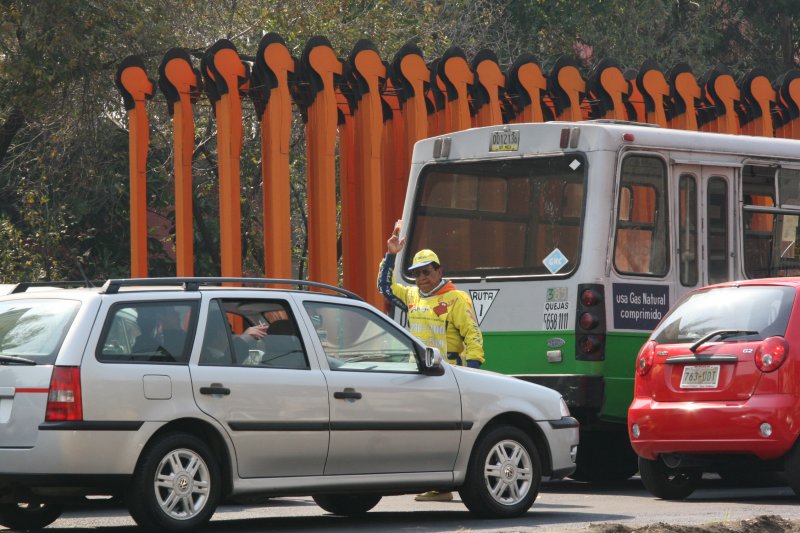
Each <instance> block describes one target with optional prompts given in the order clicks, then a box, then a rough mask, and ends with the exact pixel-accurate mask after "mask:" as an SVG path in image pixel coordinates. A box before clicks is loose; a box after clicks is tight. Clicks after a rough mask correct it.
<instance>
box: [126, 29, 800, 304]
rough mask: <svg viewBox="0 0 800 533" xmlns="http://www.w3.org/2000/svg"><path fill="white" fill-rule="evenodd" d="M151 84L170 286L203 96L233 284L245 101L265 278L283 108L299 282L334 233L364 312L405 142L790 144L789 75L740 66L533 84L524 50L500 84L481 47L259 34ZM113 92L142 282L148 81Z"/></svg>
mask: <svg viewBox="0 0 800 533" xmlns="http://www.w3.org/2000/svg"><path fill="white" fill-rule="evenodd" d="M251 70H252V72H251ZM159 74H160V78H159V82H158V86H159V87H160V88H161V90H162V92H164V94H165V95H166V98H167V102H168V106H169V107H168V108H169V111H170V113H171V115H172V117H173V129H174V136H173V139H174V154H175V157H174V161H175V168H174V172H175V217H176V223H175V227H176V262H177V273H178V275H179V276H190V275H192V274H193V263H194V257H193V248H192V240H193V232H192V215H191V213H192V207H191V204H192V175H191V174H192V170H191V161H192V153H193V150H194V146H195V139H194V121H193V113H194V108H193V104H194V103H195V102H196V101H197V99H198V98H200V97H201V90H203V89H204V90H205V94H206V95H207V97H208V98H209V100H210V102H211V105H212V109H213V111H214V115H215V118H216V122H217V148H218V167H219V169H218V173H219V176H218V177H219V197H220V246H221V250H220V256H221V265H222V275H223V276H240V275H241V273H242V256H241V254H242V246H241V245H242V241H241V191H240V157H241V151H242V129H243V123H242V99H243V97H245V96H249V97H250V98H251V99H252V100H253V103H254V105H255V108H256V116H257V118H258V120H259V121H260V126H261V128H260V130H261V151H262V176H261V178H262V182H263V208H264V262H265V272H264V274H265V275H266V276H267V277H273V278H291V277H293V276H292V262H291V257H292V254H291V250H292V246H291V225H290V210H289V205H290V200H289V190H290V187H289V185H290V182H289V168H290V161H289V152H290V150H289V148H290V146H289V145H290V134H291V127H292V118H293V108H292V106H293V104H294V105H296V106H297V108H298V109H299V110H300V111H301V112H302V117H303V118H304V120H305V134H306V157H307V162H306V163H307V176H306V179H307V202H308V203H307V210H308V265H309V266H308V277H309V279H311V280H314V281H322V282H326V283H330V284H333V285H336V284H338V281H339V274H338V259H339V257H338V253H337V244H338V242H337V241H338V239H339V236H341V259H342V268H343V276H342V277H343V284H344V286H345V287H346V288H348V289H351V290H353V291H355V292H357V293H359V294H361V295H362V296H364V297H365V298H367V299H368V300H369V301H371V302H372V303H375V304H379V303H380V300H379V297H378V295H377V293H376V291H375V290H374V287H373V285H374V281H373V280H374V271H375V268H376V265H377V263H378V261H379V260H380V257H381V255H382V253H383V250H384V246H385V244H384V243H385V239H386V235H388V233H389V232H390V230H391V227H392V225H393V223H394V221H395V220H396V219H397V218H398V217H400V215H401V212H402V206H403V202H404V198H405V192H406V190H405V189H406V182H407V177H408V169H409V166H410V162H411V154H412V150H413V145H414V143H415V142H416V141H418V140H420V139H422V138H425V137H429V136H434V135H442V134H447V133H451V132H454V131H458V130H462V129H466V128H469V127H474V126H490V125H499V124H508V123H519V122H543V121H548V120H569V121H577V120H586V119H595V118H607V119H617V120H632V121H639V122H648V123H652V124H657V125H659V126H662V127H665V128H679V129H688V130H701V131H710V132H720V133H734V134H749V135H763V136H778V137H789V138H800V71H796V70H793V71H789V72H787V73H786V74H784V75H783V76H781V77H780V78H778V79H776V80H773V81H770V80H769V79H768V78H767V77H766V76H765V75H764V73H763V72H761V71H759V70H753V71H751V72H750V73H748V74H747V75H746V76H744V77H742V78H741V79H740V80H738V82H737V81H736V80H734V78H733V76H732V74H731V73H730V72H729V71H727V69H725V68H724V67H717V68H715V69H712V70H710V71H708V72H706V73H705V74H704V75H703V76H701V77H700V78H697V77H695V75H694V74H693V73H692V71H691V69H690V68H689V67H688V65H686V64H679V65H676V66H675V67H673V68H672V69H670V70H668V71H666V72H665V71H663V70H661V69H660V68H659V67H658V65H656V64H655V63H653V62H651V61H648V62H645V63H644V64H643V65H642V67H641V68H640V69H639V70H638V71H623V70H622V69H621V67H620V66H619V65H618V64H616V63H615V62H614V61H613V60H610V59H609V60H602V61H600V62H599V63H598V64H597V65H596V66H595V67H594V68H593V69H592V70H591V71H590V72H589V73H587V74H586V75H584V74H583V73H582V71H581V69H580V68H579V66H578V64H577V63H576V62H575V61H574V60H572V59H570V58H566V57H560V58H558V59H557V60H556V61H555V62H554V64H553V66H552V67H551V68H550V70H549V71H548V72H545V71H544V70H543V69H542V67H541V64H540V62H539V61H538V60H537V59H536V57H535V56H533V55H532V54H523V55H522V56H520V57H519V58H518V59H517V60H516V61H515V62H514V63H513V65H512V66H511V67H510V68H509V69H508V70H507V71H506V72H503V71H502V70H501V68H500V66H499V63H498V60H497V57H496V55H495V54H494V53H493V52H492V51H491V50H482V51H480V52H479V53H477V54H476V55H475V57H474V58H473V59H472V61H468V60H467V57H466V55H465V54H464V52H463V51H462V50H460V49H459V48H457V47H454V48H451V49H449V50H447V51H446V52H445V54H443V56H442V57H441V58H438V59H435V60H433V61H431V62H428V63H426V62H425V60H424V59H423V56H422V52H421V51H420V49H419V48H418V47H416V46H415V45H413V44H407V45H405V46H403V47H402V48H401V49H400V50H399V51H398V52H397V53H396V54H395V56H394V58H393V60H392V61H391V62H384V61H382V60H381V58H380V55H379V54H378V51H377V49H376V48H375V46H374V45H373V44H372V43H371V42H369V41H366V40H362V41H359V42H358V43H357V44H356V46H355V47H354V48H353V50H352V52H351V53H350V55H349V56H348V57H347V58H346V59H340V58H339V57H337V55H336V54H335V52H334V51H333V48H332V47H331V44H330V42H329V41H328V40H327V39H326V38H324V37H313V38H311V39H310V40H309V41H308V42H307V43H306V46H305V48H304V50H303V53H302V55H301V57H300V58H299V59H296V58H294V57H292V55H291V53H290V51H289V49H288V48H287V46H286V44H285V43H284V41H283V39H282V38H281V37H280V36H279V35H277V34H274V33H270V34H267V35H265V36H264V38H263V39H262V40H261V42H260V43H259V47H258V52H257V55H256V56H255V57H246V58H243V57H242V56H240V55H239V53H238V51H237V50H236V48H235V47H234V45H233V44H232V43H230V42H229V41H226V40H221V41H218V42H217V43H215V44H214V45H213V46H211V47H210V48H209V49H208V50H207V51H206V52H205V54H203V57H202V59H201V64H200V70H199V71H198V69H196V68H195V67H194V66H193V64H192V58H191V57H190V56H189V54H188V53H187V52H186V51H184V50H180V49H173V50H170V51H169V52H168V53H167V54H166V55H165V56H164V58H163V61H162V63H161V66H160V68H159ZM116 83H117V86H118V88H119V90H120V92H121V93H122V96H123V101H124V103H125V107H126V109H127V111H128V115H129V123H130V182H131V274H132V275H133V276H135V277H145V276H147V247H146V242H147V226H146V193H145V191H146V189H145V186H146V182H145V176H146V163H147V147H148V121H147V111H146V107H145V102H146V100H148V99H150V98H152V96H153V94H154V92H155V83H154V82H153V81H152V80H150V79H149V78H148V77H147V74H146V71H145V68H144V63H143V61H142V60H141V59H140V58H137V57H135V56H131V57H130V58H127V59H126V60H124V61H123V62H122V63H121V64H120V66H119V69H118V71H117V77H116ZM337 148H338V152H337ZM337 155H338V173H339V174H338V176H339V190H338V196H339V198H340V201H341V216H340V217H337V188H336V177H337Z"/></svg>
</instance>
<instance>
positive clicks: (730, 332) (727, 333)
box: [689, 329, 758, 353]
mask: <svg viewBox="0 0 800 533" xmlns="http://www.w3.org/2000/svg"><path fill="white" fill-rule="evenodd" d="M757 334H758V332H757V331H744V330H741V329H718V330H716V331H712V332H711V333H707V334H706V335H704V336H703V337H701V338H700V340H698V341H697V342H695V343H694V344H692V345H691V346H690V347H689V349H690V350H691V351H692V353H697V349H698V348H699V347H700V346H702V345H703V344H705V343H706V342H708V341H710V340H711V339H713V338H716V337H719V338H720V340H722V339H727V338H728V337H740V336H743V335H757Z"/></svg>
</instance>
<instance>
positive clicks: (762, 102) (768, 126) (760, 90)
mask: <svg viewBox="0 0 800 533" xmlns="http://www.w3.org/2000/svg"><path fill="white" fill-rule="evenodd" d="M750 94H751V95H752V96H753V100H755V103H756V105H758V108H759V111H760V116H759V117H758V118H756V119H755V120H754V121H753V122H754V123H753V135H761V136H763V137H772V136H773V128H772V115H771V109H772V107H771V104H772V103H773V102H774V101H775V90H774V89H773V88H772V84H771V83H770V81H769V79H768V78H767V77H766V76H755V77H754V78H753V79H752V80H751V81H750Z"/></svg>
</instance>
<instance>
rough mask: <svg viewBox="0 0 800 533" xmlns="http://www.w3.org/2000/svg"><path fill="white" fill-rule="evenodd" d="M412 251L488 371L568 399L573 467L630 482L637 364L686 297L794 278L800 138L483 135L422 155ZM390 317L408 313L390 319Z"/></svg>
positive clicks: (411, 209) (411, 215)
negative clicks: (450, 293) (443, 283)
mask: <svg viewBox="0 0 800 533" xmlns="http://www.w3.org/2000/svg"><path fill="white" fill-rule="evenodd" d="M403 219H404V224H403V230H402V231H403V235H402V236H404V237H405V238H406V246H405V249H404V253H403V254H401V255H400V256H398V258H397V262H398V263H397V266H398V268H397V270H396V272H397V277H398V280H400V279H401V278H402V279H403V280H404V282H405V283H408V284H411V283H413V280H412V279H411V278H408V277H404V276H405V268H406V267H407V266H408V264H409V262H410V260H411V256H412V255H413V253H414V252H415V251H417V250H419V249H421V248H431V249H433V250H434V251H435V252H436V253H437V254H438V255H439V257H440V258H441V260H442V264H443V268H444V274H445V277H448V278H450V279H453V280H454V281H455V282H456V283H457V285H458V287H459V288H460V289H462V290H465V291H467V292H468V293H469V294H470V295H471V296H472V300H473V303H474V304H475V310H476V313H477V316H478V320H479V322H480V325H481V329H482V331H483V334H484V342H485V348H486V364H485V365H484V367H483V368H484V369H487V370H494V371H497V372H501V373H504V374H511V375H514V376H517V377H519V378H520V379H524V380H528V381H532V382H536V383H540V384H542V385H546V386H548V387H551V388H554V389H556V390H558V391H560V392H561V393H562V394H563V395H564V397H565V399H566V400H567V403H568V405H569V407H570V409H571V411H572V413H573V414H574V415H575V416H576V417H577V418H578V419H579V420H580V422H581V444H580V446H579V452H578V470H577V471H576V474H575V476H574V477H576V478H578V479H584V480H588V481H595V482H603V481H605V482H608V481H614V480H621V479H625V478H628V477H630V476H631V475H633V474H635V473H636V470H637V466H636V457H635V455H634V453H633V451H632V450H631V448H630V444H629V442H628V438H627V434H626V429H625V424H626V417H627V409H628V406H629V404H630V402H631V398H632V390H633V376H634V360H635V357H636V354H637V352H638V350H639V348H640V346H641V345H642V343H643V342H644V340H645V339H646V337H647V335H648V333H649V332H650V331H651V330H652V329H653V328H654V327H655V325H656V324H657V323H658V321H659V320H660V319H661V317H662V316H663V315H664V314H665V313H666V312H667V310H668V309H669V307H670V305H671V304H673V303H674V302H675V301H676V299H677V298H679V297H680V296H681V295H682V294H683V293H684V292H686V291H688V290H689V289H692V288H694V287H697V286H701V285H706V284H710V283H715V282H720V281H726V280H731V279H743V278H760V277H771V276H787V275H798V274H800V238H799V237H800V233H798V229H799V228H798V226H800V141H796V140H787V139H774V138H765V137H752V136H744V135H725V134H716V133H705V132H691V131H683V130H672V129H663V128H659V127H654V126H650V125H645V124H634V123H625V122H613V121H586V122H575V123H567V122H546V123H540V124H512V125H505V126H497V127H486V128H475V129H470V130H466V131H461V132H458V133H453V134H448V135H443V136H439V137H435V138H431V139H426V140H423V141H420V142H419V143H417V145H416V146H415V148H414V154H413V161H412V166H411V173H410V178H409V183H408V191H407V194H406V200H405V207H404V211H403ZM396 318H397V319H398V320H402V317H400V316H396Z"/></svg>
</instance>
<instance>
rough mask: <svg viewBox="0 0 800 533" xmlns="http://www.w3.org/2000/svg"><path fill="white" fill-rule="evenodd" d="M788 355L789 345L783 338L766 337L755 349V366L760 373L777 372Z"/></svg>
mask: <svg viewBox="0 0 800 533" xmlns="http://www.w3.org/2000/svg"><path fill="white" fill-rule="evenodd" d="M788 354H789V344H788V343H787V342H786V339H784V338H783V337H768V338H766V339H764V340H763V341H761V344H759V345H758V348H756V355H755V359H756V366H757V367H758V369H759V370H761V371H762V372H772V371H774V370H777V369H778V367H780V366H781V365H782V364H783V362H784V361H785V360H786V356H787V355H788Z"/></svg>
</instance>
